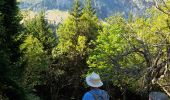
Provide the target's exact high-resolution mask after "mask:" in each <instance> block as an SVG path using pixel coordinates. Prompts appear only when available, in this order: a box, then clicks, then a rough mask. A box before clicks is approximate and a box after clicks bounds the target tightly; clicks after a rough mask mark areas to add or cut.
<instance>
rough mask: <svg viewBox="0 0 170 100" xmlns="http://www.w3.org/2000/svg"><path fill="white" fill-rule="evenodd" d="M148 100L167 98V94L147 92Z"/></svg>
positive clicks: (166, 99)
mask: <svg viewBox="0 0 170 100" xmlns="http://www.w3.org/2000/svg"><path fill="white" fill-rule="evenodd" d="M149 100H169V99H168V96H167V95H166V94H164V93H162V92H151V93H149Z"/></svg>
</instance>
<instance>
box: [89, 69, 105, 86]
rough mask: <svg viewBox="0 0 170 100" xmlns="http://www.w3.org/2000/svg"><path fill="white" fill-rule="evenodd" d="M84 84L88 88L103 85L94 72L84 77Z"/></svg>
mask: <svg viewBox="0 0 170 100" xmlns="http://www.w3.org/2000/svg"><path fill="white" fill-rule="evenodd" d="M86 83H87V85H89V86H90V87H93V88H99V87H101V86H102V85H103V82H102V81H101V79H100V76H99V75H98V74H96V73H95V72H93V73H91V74H90V75H88V76H87V77H86Z"/></svg>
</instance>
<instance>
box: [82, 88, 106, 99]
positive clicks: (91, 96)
mask: <svg viewBox="0 0 170 100" xmlns="http://www.w3.org/2000/svg"><path fill="white" fill-rule="evenodd" d="M92 93H95V94H96V95H103V94H104V95H106V100H109V95H108V94H107V92H106V91H104V90H101V89H92V90H90V91H88V92H86V93H85V94H84V96H83V99H82V100H95V97H94V95H93V94H92Z"/></svg>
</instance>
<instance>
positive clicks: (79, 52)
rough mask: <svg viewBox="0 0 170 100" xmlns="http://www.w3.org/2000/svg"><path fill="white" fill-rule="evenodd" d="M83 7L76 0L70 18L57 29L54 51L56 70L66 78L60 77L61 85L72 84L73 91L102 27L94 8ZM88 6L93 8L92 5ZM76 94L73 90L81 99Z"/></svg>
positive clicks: (75, 96) (76, 87) (78, 83)
mask: <svg viewBox="0 0 170 100" xmlns="http://www.w3.org/2000/svg"><path fill="white" fill-rule="evenodd" d="M81 7H82V6H81V5H80V3H79V1H78V0H76V1H75V3H74V5H73V9H72V12H70V16H69V18H68V19H67V20H65V22H64V23H63V25H61V26H59V28H58V30H57V36H58V37H59V43H58V45H57V46H56V48H55V49H54V50H53V53H52V54H53V58H54V59H55V60H56V62H55V64H56V66H54V68H55V70H61V71H63V72H64V73H63V75H62V76H63V77H64V78H63V79H60V81H62V83H61V84H62V85H61V86H64V85H67V84H70V85H72V86H71V87H70V86H68V88H69V89H71V91H72V90H77V89H78V87H80V86H79V85H80V84H81V83H80V81H81V75H82V74H83V73H85V70H86V69H87V68H88V67H87V64H86V58H87V56H88V54H89V52H90V49H92V48H94V46H92V45H91V42H92V41H93V40H95V39H96V37H97V34H98V30H99V29H100V24H99V20H98V18H97V17H96V15H95V14H94V13H93V12H91V11H92V10H90V11H87V10H86V11H85V10H84V9H87V7H84V8H83V9H82V8H81ZM88 7H89V8H92V7H91V5H88ZM89 8H88V9H89ZM63 80H64V81H63ZM66 80H67V81H66ZM68 82H69V83H68ZM61 89H62V88H61ZM77 91H78V90H77ZM75 94H76V93H75V92H73V94H72V96H73V97H74V98H77V99H79V97H78V96H77V95H75Z"/></svg>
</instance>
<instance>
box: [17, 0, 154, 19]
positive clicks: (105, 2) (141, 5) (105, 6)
mask: <svg viewBox="0 0 170 100" xmlns="http://www.w3.org/2000/svg"><path fill="white" fill-rule="evenodd" d="M80 1H81V2H82V4H84V1H85V0H80ZM92 1H93V7H94V8H95V9H96V12H97V15H98V16H99V17H100V18H102V19H104V18H106V17H108V16H110V15H113V14H115V13H117V12H120V13H123V14H124V15H125V17H127V16H128V14H129V13H134V14H142V13H143V12H144V11H145V9H146V8H148V7H150V6H152V2H151V1H148V0H92ZM19 2H20V5H19V6H20V8H21V9H31V10H33V11H39V10H41V9H45V10H53V9H58V10H61V11H68V10H70V9H71V6H72V4H73V0H19Z"/></svg>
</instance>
